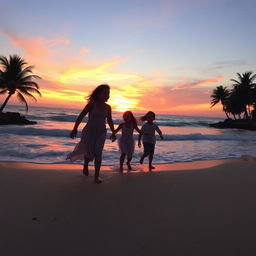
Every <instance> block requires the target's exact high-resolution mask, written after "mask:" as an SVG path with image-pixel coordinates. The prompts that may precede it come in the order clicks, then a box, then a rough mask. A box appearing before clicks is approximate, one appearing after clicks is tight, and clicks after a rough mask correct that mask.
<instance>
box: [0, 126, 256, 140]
mask: <svg viewBox="0 0 256 256" xmlns="http://www.w3.org/2000/svg"><path fill="white" fill-rule="evenodd" d="M0 133H1V134H8V135H17V136H18V135H21V136H47V137H65V138H68V137H69V134H70V130H69V129H40V128H33V127H24V128H23V129H21V128H20V127H3V128H1V130H0ZM110 135H111V133H110V132H108V134H107V138H109V137H110ZM80 136H81V131H78V133H77V137H78V138H79V137H80ZM119 136H120V135H119V134H118V135H117V137H119ZM134 138H135V139H138V135H137V134H135V135H134ZM156 139H157V140H160V138H159V136H158V135H156ZM185 140H188V141H202V140H210V141H225V140H226V141H256V137H255V136H254V134H242V135H239V134H235V135H234V134H222V135H220V134H217V135H216V134H201V133H191V134H166V135H164V141H185Z"/></svg>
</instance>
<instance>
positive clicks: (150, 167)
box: [148, 165, 156, 170]
mask: <svg viewBox="0 0 256 256" xmlns="http://www.w3.org/2000/svg"><path fill="white" fill-rule="evenodd" d="M148 168H149V170H152V169H156V168H155V167H154V166H153V165H149V167H148Z"/></svg>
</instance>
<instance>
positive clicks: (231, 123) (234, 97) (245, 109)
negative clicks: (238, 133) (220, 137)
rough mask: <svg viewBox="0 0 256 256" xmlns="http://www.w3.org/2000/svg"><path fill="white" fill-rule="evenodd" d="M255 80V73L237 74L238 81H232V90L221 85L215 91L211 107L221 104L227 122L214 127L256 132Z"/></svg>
mask: <svg viewBox="0 0 256 256" xmlns="http://www.w3.org/2000/svg"><path fill="white" fill-rule="evenodd" d="M255 80H256V74H254V73H253V72H245V73H242V74H240V73H237V79H230V81H231V82H232V88H231V89H228V88H227V87H226V86H223V85H220V86H217V87H216V88H215V89H214V90H213V93H212V95H211V98H212V100H211V107H213V106H215V105H216V104H218V103H221V104H222V109H223V111H224V113H225V115H226V117H227V120H225V121H224V122H220V123H218V124H213V125H212V126H214V127H218V128H244V129H251V130H256V83H255Z"/></svg>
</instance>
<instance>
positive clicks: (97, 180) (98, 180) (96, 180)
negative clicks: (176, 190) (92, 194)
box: [94, 178, 102, 184]
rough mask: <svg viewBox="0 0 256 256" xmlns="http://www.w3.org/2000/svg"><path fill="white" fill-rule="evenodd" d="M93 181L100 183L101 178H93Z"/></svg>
mask: <svg viewBox="0 0 256 256" xmlns="http://www.w3.org/2000/svg"><path fill="white" fill-rule="evenodd" d="M94 182H95V183H97V184H100V183H102V180H101V179H99V178H97V179H94Z"/></svg>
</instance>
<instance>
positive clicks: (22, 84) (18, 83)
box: [0, 55, 42, 113]
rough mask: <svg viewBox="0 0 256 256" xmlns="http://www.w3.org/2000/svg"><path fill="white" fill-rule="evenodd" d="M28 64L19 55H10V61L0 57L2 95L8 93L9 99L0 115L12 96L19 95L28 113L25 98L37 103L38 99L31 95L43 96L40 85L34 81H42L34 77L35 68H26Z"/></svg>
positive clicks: (0, 92) (1, 110)
mask: <svg viewBox="0 0 256 256" xmlns="http://www.w3.org/2000/svg"><path fill="white" fill-rule="evenodd" d="M26 64H27V63H26V62H25V60H24V59H22V58H21V57H19V56H18V55H10V56H9V59H7V58H6V57H5V56H0V65H1V66H2V69H1V70H0V94H5V93H8V96H7V98H6V99H5V101H4V103H3V104H2V106H1V108H0V113H1V112H3V109H4V108H5V106H6V104H7V102H8V101H9V99H10V98H11V96H12V95H13V94H15V93H17V97H18V99H19V100H20V102H22V103H24V104H25V107H26V111H28V104H27V101H26V99H25V97H27V96H28V97H30V98H32V99H33V100H35V101H36V98H35V96H34V95H33V94H31V93H36V94H38V95H39V96H42V95H41V93H40V91H39V86H38V84H37V83H36V82H35V81H33V80H34V79H40V77H39V76H37V75H33V74H32V73H33V72H32V69H33V66H27V67H24V66H25V65H26Z"/></svg>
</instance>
